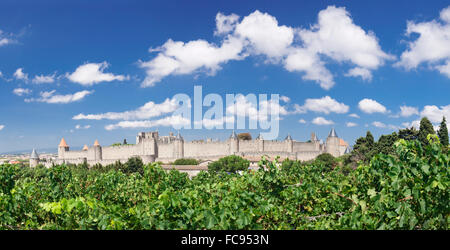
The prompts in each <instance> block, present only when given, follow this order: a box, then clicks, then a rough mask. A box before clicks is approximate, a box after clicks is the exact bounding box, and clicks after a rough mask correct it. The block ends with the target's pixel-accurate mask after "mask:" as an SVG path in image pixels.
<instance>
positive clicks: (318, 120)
mask: <svg viewBox="0 0 450 250" xmlns="http://www.w3.org/2000/svg"><path fill="white" fill-rule="evenodd" d="M312 123H313V124H316V125H332V124H334V122H333V121H332V120H327V119H325V118H323V117H321V116H319V117H316V118H314V119H313V120H312Z"/></svg>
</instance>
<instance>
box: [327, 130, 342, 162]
mask: <svg viewBox="0 0 450 250" xmlns="http://www.w3.org/2000/svg"><path fill="white" fill-rule="evenodd" d="M326 152H327V153H329V154H331V155H332V156H334V157H338V156H339V155H340V152H339V137H338V136H337V133H336V130H334V128H332V129H331V131H330V133H329V134H328V138H327V144H326Z"/></svg>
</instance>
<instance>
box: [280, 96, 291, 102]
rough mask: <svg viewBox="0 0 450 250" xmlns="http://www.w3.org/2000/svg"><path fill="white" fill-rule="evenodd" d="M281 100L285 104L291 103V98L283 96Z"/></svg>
mask: <svg viewBox="0 0 450 250" xmlns="http://www.w3.org/2000/svg"><path fill="white" fill-rule="evenodd" d="M280 100H282V101H283V102H285V103H288V102H290V101H291V98H289V97H287V96H284V95H282V96H280Z"/></svg>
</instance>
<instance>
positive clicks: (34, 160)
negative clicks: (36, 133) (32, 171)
mask: <svg viewBox="0 0 450 250" xmlns="http://www.w3.org/2000/svg"><path fill="white" fill-rule="evenodd" d="M38 164H39V155H38V154H37V153H36V150H34V148H33V152H31V155H30V167H32V168H34V167H36V166H37V165H38Z"/></svg>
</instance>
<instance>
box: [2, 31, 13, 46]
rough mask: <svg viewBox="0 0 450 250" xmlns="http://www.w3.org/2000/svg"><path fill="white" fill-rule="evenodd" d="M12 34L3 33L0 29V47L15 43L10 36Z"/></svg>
mask: <svg viewBox="0 0 450 250" xmlns="http://www.w3.org/2000/svg"><path fill="white" fill-rule="evenodd" d="M12 36H13V35H12V34H5V33H4V32H3V31H2V30H0V47H3V46H5V45H8V44H12V43H15V42H16V41H15V40H14V39H12V38H11V37H12Z"/></svg>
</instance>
